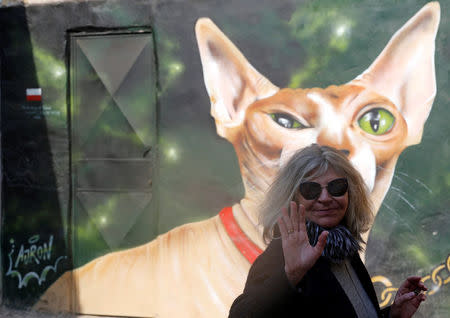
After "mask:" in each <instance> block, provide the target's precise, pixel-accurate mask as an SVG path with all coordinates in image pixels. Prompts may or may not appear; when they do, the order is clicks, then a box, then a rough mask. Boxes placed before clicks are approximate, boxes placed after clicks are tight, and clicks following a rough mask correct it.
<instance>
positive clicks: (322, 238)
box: [314, 231, 328, 256]
mask: <svg viewBox="0 0 450 318" xmlns="http://www.w3.org/2000/svg"><path fill="white" fill-rule="evenodd" d="M327 237H328V231H323V232H322V233H320V235H319V239H318V240H317V244H316V246H314V249H315V250H316V253H317V254H318V256H320V255H322V252H323V250H324V249H325V245H326V244H327Z"/></svg>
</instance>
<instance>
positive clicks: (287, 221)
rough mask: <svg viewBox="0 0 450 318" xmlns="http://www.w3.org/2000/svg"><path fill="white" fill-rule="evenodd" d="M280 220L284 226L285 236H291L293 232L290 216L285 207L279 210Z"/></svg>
mask: <svg viewBox="0 0 450 318" xmlns="http://www.w3.org/2000/svg"><path fill="white" fill-rule="evenodd" d="M281 218H282V219H283V222H284V225H285V226H286V231H287V234H291V233H292V232H293V231H294V226H293V225H292V221H291V216H290V215H289V211H288V209H287V207H283V208H282V209H281Z"/></svg>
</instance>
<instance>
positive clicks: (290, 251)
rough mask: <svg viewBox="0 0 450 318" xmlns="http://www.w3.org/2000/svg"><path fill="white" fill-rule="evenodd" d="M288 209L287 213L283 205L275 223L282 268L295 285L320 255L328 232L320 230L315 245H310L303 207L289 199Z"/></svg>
mask: <svg viewBox="0 0 450 318" xmlns="http://www.w3.org/2000/svg"><path fill="white" fill-rule="evenodd" d="M290 210H291V214H290V215H289V212H288V209H287V207H284V208H283V209H282V211H281V212H282V215H281V216H280V217H279V218H278V221H277V223H278V226H279V227H280V232H281V241H282V246H283V254H284V264H285V265H284V270H285V271H286V275H287V278H288V280H289V282H290V283H291V285H292V286H296V285H297V284H298V283H299V282H300V280H301V279H302V278H303V276H304V275H305V274H306V272H307V271H308V270H309V269H310V268H311V267H313V265H314V264H315V263H316V261H317V260H318V259H319V257H320V255H322V252H323V250H324V248H325V244H326V241H327V235H328V232H327V231H324V232H322V233H321V234H320V236H319V240H318V242H317V244H316V246H311V244H309V239H308V233H307V231H306V224H305V207H304V206H303V205H301V204H299V205H298V206H297V203H295V202H294V201H291V203H290Z"/></svg>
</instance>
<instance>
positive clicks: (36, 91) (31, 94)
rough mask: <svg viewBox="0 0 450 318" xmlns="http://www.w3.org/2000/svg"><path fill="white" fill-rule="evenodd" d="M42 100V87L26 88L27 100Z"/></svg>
mask: <svg viewBox="0 0 450 318" xmlns="http://www.w3.org/2000/svg"><path fill="white" fill-rule="evenodd" d="M40 101H42V88H27V102H40Z"/></svg>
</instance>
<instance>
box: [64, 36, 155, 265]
mask: <svg viewBox="0 0 450 318" xmlns="http://www.w3.org/2000/svg"><path fill="white" fill-rule="evenodd" d="M153 43H154V42H153V38H152V33H151V31H150V30H148V29H140V30H133V31H130V32H123V31H122V32H100V33H90V32H78V33H71V34H70V72H71V73H70V81H71V83H70V101H71V107H70V109H71V169H72V170H71V171H72V192H71V193H72V198H71V201H72V239H73V241H72V247H73V260H74V266H75V267H77V266H80V265H82V264H84V263H86V262H88V261H89V260H91V259H92V258H94V257H97V256H100V255H103V254H105V253H107V252H109V251H114V250H118V249H121V248H126V247H129V246H133V245H138V244H140V243H144V242H147V241H149V240H151V239H152V238H153V237H154V235H155V234H156V224H157V216H158V215H157V213H156V200H154V199H152V196H153V197H154V193H153V192H154V191H153V186H152V184H154V182H153V180H152V179H153V177H154V175H155V172H154V169H153V168H154V166H155V164H154V163H155V160H156V158H155V155H154V151H152V149H153V148H154V146H155V144H156V141H157V127H156V125H157V120H156V115H157V112H156V105H157V97H156V82H157V81H156V78H157V74H156V67H155V54H154V45H153Z"/></svg>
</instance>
